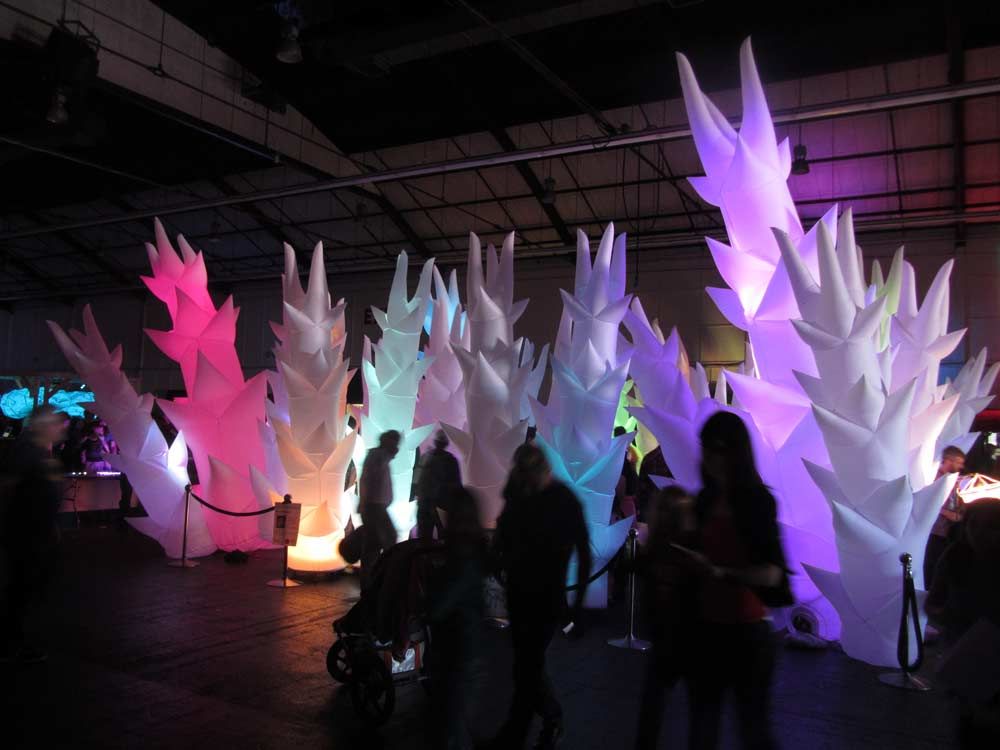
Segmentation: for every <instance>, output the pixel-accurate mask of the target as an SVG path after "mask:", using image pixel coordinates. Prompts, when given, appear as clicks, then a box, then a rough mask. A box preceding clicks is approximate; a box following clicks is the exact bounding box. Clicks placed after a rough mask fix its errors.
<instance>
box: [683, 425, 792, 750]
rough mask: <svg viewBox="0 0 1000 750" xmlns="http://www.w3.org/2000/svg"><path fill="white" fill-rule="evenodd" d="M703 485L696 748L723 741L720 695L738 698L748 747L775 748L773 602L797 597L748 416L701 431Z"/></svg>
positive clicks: (692, 556)
mask: <svg viewBox="0 0 1000 750" xmlns="http://www.w3.org/2000/svg"><path fill="white" fill-rule="evenodd" d="M701 452H702V462H701V473H702V482H703V489H702V491H701V493H700V494H699V495H698V498H697V500H696V502H695V516H696V518H697V525H698V534H697V542H698V547H699V551H691V552H689V553H688V557H689V560H690V562H691V563H692V564H693V565H694V566H695V567H696V569H697V570H698V572H699V574H700V575H701V584H700V591H699V595H698V616H699V617H700V620H701V622H700V624H699V628H698V632H699V637H700V639H701V644H700V647H699V648H698V664H699V666H698V669H697V670H696V674H695V675H694V676H693V677H692V679H691V683H690V684H691V746H692V748H696V749H697V750H703V749H704V750H708V749H711V748H715V747H717V746H718V742H719V723H720V718H721V714H722V702H723V698H724V697H725V694H726V692H727V691H730V690H731V691H732V694H733V698H734V699H735V704H736V709H737V717H738V720H739V727H740V735H741V737H742V742H743V746H744V747H745V748H752V749H753V750H767V749H768V748H773V747H776V745H775V742H774V739H773V737H772V734H771V727H770V712H771V709H770V697H771V679H772V676H773V673H774V664H775V656H776V653H775V651H776V649H775V645H774V641H773V636H772V632H771V624H770V621H769V616H768V606H786V605H789V604H791V603H792V597H791V591H790V589H789V583H788V571H787V565H786V563H785V555H784V551H783V549H782V545H781V537H780V534H779V531H778V521H777V506H776V504H775V501H774V497H773V495H771V492H770V491H769V490H768V488H767V487H766V486H765V485H764V482H763V481H762V480H761V478H760V474H758V473H757V467H756V464H755V463H754V455H753V447H752V444H751V441H750V434H749V432H748V431H747V428H746V425H745V424H744V423H743V420H742V419H740V417H738V416H737V415H735V414H732V413H730V412H726V411H720V412H717V413H715V414H713V415H712V416H711V417H710V418H709V419H708V420H707V421H706V422H705V425H704V426H703V427H702V430H701Z"/></svg>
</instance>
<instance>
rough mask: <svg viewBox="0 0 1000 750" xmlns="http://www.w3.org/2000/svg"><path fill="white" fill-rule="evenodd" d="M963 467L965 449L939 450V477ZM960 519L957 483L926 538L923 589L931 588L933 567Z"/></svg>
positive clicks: (960, 500) (948, 448)
mask: <svg viewBox="0 0 1000 750" xmlns="http://www.w3.org/2000/svg"><path fill="white" fill-rule="evenodd" d="M964 469H965V451H963V450H962V449H961V448H958V447H956V446H954V445H949V446H946V447H945V449H944V450H942V451H941V463H940V465H939V466H938V470H937V477H936V479H940V478H941V477H942V476H944V475H945V474H956V473H957V474H961V473H962V471H963V470H964ZM961 519H962V499H961V498H960V497H959V496H958V483H957V482H956V483H955V488H954V489H953V490H952V491H951V494H950V495H948V499H947V500H945V502H944V507H943V508H941V512H940V513H939V514H938V517H937V520H935V521H934V526H932V527H931V534H930V536H929V537H928V538H927V548H926V549H925V550H924V589H925V590H926V591H930V590H931V585H932V584H933V582H934V569H935V568H936V567H937V564H938V560H940V559H941V555H942V554H944V551H945V549H947V547H948V544H949V543H950V542H951V541H952V537H953V534H952V530H953V529H954V528H955V525H956V524H957V523H958V522H959V521H960V520H961Z"/></svg>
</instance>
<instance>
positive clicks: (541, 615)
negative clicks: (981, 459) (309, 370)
mask: <svg viewBox="0 0 1000 750" xmlns="http://www.w3.org/2000/svg"><path fill="white" fill-rule="evenodd" d="M69 427H70V425H68V424H67V420H66V419H65V415H60V414H57V413H55V412H53V411H52V410H51V409H50V408H48V407H43V408H40V409H38V410H37V411H36V413H35V414H34V415H33V417H32V419H31V420H30V422H29V423H28V424H27V426H26V427H25V429H24V430H23V431H22V433H21V435H20V436H19V438H18V440H17V441H16V444H15V447H14V449H13V450H12V451H11V452H10V454H9V455H8V456H7V459H6V462H5V463H6V467H7V468H6V470H5V471H4V472H3V474H2V476H0V481H2V484H0V497H2V498H3V502H2V503H0V545H2V549H3V558H2V561H3V565H4V571H3V597H2V602H3V611H2V622H0V627H2V638H3V640H2V646H3V650H2V652H0V659H2V660H4V661H16V662H18V663H22V664H26V663H31V662H33V661H39V660H42V659H44V658H45V654H44V651H42V650H41V649H39V648H38V647H37V646H36V645H35V644H32V643H31V642H30V639H29V638H28V637H27V636H28V634H27V633H26V630H25V626H24V623H25V613H26V611H27V609H28V607H29V605H30V603H31V601H32V599H33V598H34V597H37V595H38V593H39V592H40V591H41V589H42V588H43V586H44V581H45V578H46V568H47V564H48V563H47V561H48V560H49V559H50V557H51V555H50V552H51V550H52V547H53V545H54V544H55V543H56V540H57V536H58V534H57V531H56V529H57V526H56V523H55V517H56V513H57V511H58V507H59V503H60V500H61V495H60V481H61V477H62V475H63V474H64V472H65V470H66V466H65V465H64V464H63V463H62V462H63V461H65V460H66V457H67V456H69V457H73V458H75V459H76V458H78V460H79V461H80V463H81V464H82V465H83V466H86V467H88V468H91V467H95V466H100V465H102V464H103V462H105V461H106V456H107V455H108V454H110V453H113V451H114V442H113V438H111V437H110V435H108V434H107V430H106V429H104V428H102V425H101V424H100V423H94V424H93V426H92V427H91V428H90V429H88V430H87V431H86V432H85V433H81V435H80V437H79V439H77V440H74V439H71V438H70V437H69V436H68V434H67V432H68V429H69ZM700 440H701V452H702V455H701V473H702V488H701V490H700V491H699V492H698V493H697V494H693V495H692V494H689V493H688V492H687V491H686V490H685V489H683V488H681V487H679V486H676V485H671V486H668V487H667V488H666V489H662V490H659V489H655V490H651V489H649V488H646V487H644V484H645V482H646V481H648V480H647V476H648V475H645V476H644V475H643V473H642V472H639V471H636V470H635V464H636V463H637V461H636V460H635V457H633V456H631V455H630V456H629V457H627V458H626V460H625V465H624V466H623V471H622V477H621V481H620V482H619V486H618V488H617V491H616V498H620V499H616V503H615V511H614V513H615V514H617V515H618V516H623V515H626V514H627V515H632V516H636V517H639V518H641V519H642V520H643V521H644V522H645V524H646V525H647V527H648V533H647V538H646V542H645V543H644V545H643V549H642V553H641V554H640V556H639V557H638V559H637V560H635V561H634V565H635V569H634V572H635V573H636V574H637V577H638V579H639V581H640V583H641V590H642V593H643V598H644V600H645V605H646V606H645V620H644V622H645V625H646V627H647V628H648V633H649V634H650V636H651V639H652V643H653V647H652V653H651V655H650V658H649V660H648V662H647V670H646V674H645V677H644V680H643V686H642V696H641V700H640V702H639V706H638V711H637V714H638V715H637V717H636V718H637V731H636V744H635V747H636V748H637V750H644V749H649V748H655V747H658V746H660V743H661V742H662V739H663V738H662V737H661V734H662V732H661V728H662V723H663V722H662V719H663V712H664V708H665V705H666V696H667V694H668V693H669V692H670V691H671V690H672V689H673V688H674V686H675V685H678V684H683V685H684V686H685V688H686V690H687V693H688V697H689V701H688V703H689V716H688V722H689V744H690V747H692V748H695V749H696V750H702V749H708V748H715V747H718V746H719V742H720V737H719V732H720V719H721V716H722V713H723V704H724V703H725V702H726V700H731V701H732V703H733V707H734V709H735V715H736V718H737V720H738V728H739V733H740V736H741V739H742V745H743V746H744V747H747V748H772V747H775V746H776V744H775V741H774V738H773V734H772V730H771V722H770V715H771V711H770V695H771V684H772V679H773V675H774V670H775V660H776V654H777V650H776V640H775V638H776V636H775V633H774V629H773V627H772V624H771V620H770V615H769V612H770V610H772V609H774V608H780V607H784V606H787V605H790V604H791V603H792V595H791V589H790V585H789V573H790V572H789V568H788V564H787V563H786V560H785V556H784V551H783V549H782V543H781V537H780V533H779V527H778V522H777V511H776V504H775V499H774V497H773V496H772V494H771V492H770V491H769V490H768V488H767V487H766V486H765V485H764V483H763V481H762V480H761V477H760V475H759V473H758V471H757V468H756V465H755V461H754V455H753V449H752V444H751V439H750V435H749V433H748V431H747V428H746V426H745V424H744V423H743V421H742V420H741V419H740V418H739V417H738V416H736V415H734V414H732V413H730V412H726V411H720V412H718V413H716V414H715V415H713V416H712V417H710V418H709V419H708V420H707V421H706V422H705V424H704V426H703V428H702V430H701V434H700ZM400 443H401V436H400V434H399V433H398V432H395V431H389V432H386V433H385V434H383V435H382V436H381V437H380V440H379V443H378V445H377V446H376V447H375V448H372V449H371V450H370V451H369V452H368V454H367V457H366V459H365V462H364V465H363V467H362V470H361V472H360V475H361V479H360V483H359V494H360V502H359V513H360V515H361V519H362V521H363V525H362V526H361V527H360V528H359V529H358V530H357V532H358V533H359V534H360V535H361V536H362V551H361V554H360V558H361V563H362V565H361V574H362V578H361V584H362V591H363V594H364V592H366V591H367V590H369V589H370V587H371V586H372V585H373V583H372V579H371V575H372V572H373V571H375V570H377V566H378V561H379V560H380V558H383V557H384V556H386V555H387V553H388V552H390V551H392V550H393V549H394V548H396V543H397V532H396V528H395V526H394V525H393V522H392V520H391V518H390V516H389V513H388V507H389V505H390V503H391V501H392V498H393V479H392V473H391V470H390V467H391V462H392V460H393V458H394V457H395V456H396V455H397V454H398V452H399V449H400ZM649 459H650V457H647V458H646V459H645V460H644V461H643V471H646V470H647V467H646V461H647V460H649ZM660 462H661V463H662V454H660ZM963 463H964V454H963V453H962V451H961V450H959V449H958V448H956V447H954V446H949V447H947V448H945V449H944V451H943V454H942V460H941V466H940V469H939V477H940V476H942V475H945V474H952V473H960V472H961V471H962V469H963ZM651 466H652V468H650V469H649V471H656V472H657V474H655V475H654V476H660V475H662V474H668V471H669V470H668V468H667V467H666V466H665V465H662V466H661V465H660V463H657V462H656V460H655V457H654V460H653V461H652V463H651ZM416 468H417V471H416V475H415V481H414V485H413V492H412V495H413V497H412V499H414V500H415V502H416V504H417V505H416V510H417V512H416V518H417V524H416V528H415V532H414V536H415V538H416V539H417V540H419V541H421V542H424V543H427V544H431V545H434V546H435V547H436V548H437V549H439V550H440V552H441V554H442V559H443V564H442V565H441V566H440V567H439V568H437V569H435V571H434V572H433V574H432V575H431V578H430V580H429V581H428V582H427V592H428V594H427V601H426V613H427V617H428V620H429V622H430V623H431V625H432V627H433V629H434V632H435V634H436V635H435V639H434V644H435V647H434V649H433V650H432V652H431V656H432V659H431V662H430V664H431V667H432V673H433V675H434V677H433V684H434V689H433V691H432V713H431V718H432V720H431V721H429V722H428V727H429V737H428V739H429V746H430V747H434V748H448V750H452V749H454V748H465V747H469V746H470V744H469V743H470V737H469V730H468V727H467V726H466V721H465V716H466V714H467V709H468V704H469V701H470V700H471V696H472V695H473V690H472V683H473V675H474V672H475V664H476V663H477V660H478V659H479V656H480V652H481V637H482V633H481V630H482V621H483V615H484V613H483V589H484V580H485V579H486V578H487V577H489V576H493V577H495V578H496V579H497V580H499V581H501V582H502V584H503V586H504V589H505V595H506V608H507V613H508V618H509V625H510V627H509V632H510V638H511V644H512V647H513V684H514V689H513V695H512V696H511V698H510V704H509V710H508V711H507V714H506V719H505V720H504V722H503V724H502V726H501V728H500V730H499V732H498V733H497V734H496V736H494V737H492V738H490V739H488V740H487V741H486V742H485V743H483V744H482V745H481V746H482V747H488V748H494V749H496V748H521V747H524V746H525V744H526V742H527V741H528V738H529V734H530V731H531V727H532V724H533V722H534V720H535V718H536V717H538V718H540V720H541V726H540V730H539V732H538V735H537V737H536V740H535V744H534V747H536V748H542V749H544V748H551V747H555V746H556V744H557V743H558V742H559V740H560V739H561V738H562V737H563V735H564V729H565V728H564V725H563V714H562V709H561V706H560V703H559V700H558V698H557V696H556V692H555V690H554V689H553V686H552V682H551V680H550V678H549V675H548V672H547V668H546V654H547V651H548V648H549V646H550V644H551V642H552V641H553V639H554V638H555V637H556V636H557V635H558V634H559V633H560V631H561V632H563V633H566V634H567V635H569V636H570V637H579V636H580V635H581V634H582V633H583V632H584V630H585V628H584V624H585V620H584V615H583V602H584V597H585V592H586V588H587V585H588V583H589V582H590V580H591V573H592V571H591V547H590V540H589V537H588V531H587V524H586V522H585V517H584V511H583V508H582V506H581V504H580V502H579V500H578V499H577V497H576V496H575V495H574V493H573V492H572V491H571V489H570V488H568V487H567V486H566V485H564V484H562V483H561V482H559V481H558V480H556V479H555V478H554V477H553V475H552V470H551V467H550V465H549V463H548V461H547V459H546V456H545V453H544V451H543V450H542V449H541V448H539V447H538V446H536V445H535V444H534V443H533V441H532V440H531V439H530V437H529V439H528V440H527V441H526V442H525V444H524V445H522V446H521V447H520V448H519V449H518V450H517V451H516V453H515V455H514V456H513V457H512V463H511V468H510V473H509V476H508V479H507V482H506V485H505V487H504V489H503V497H504V501H505V504H504V509H503V511H502V513H501V515H500V517H499V519H498V520H497V523H496V528H495V529H494V530H491V531H487V530H486V529H484V528H483V526H482V524H481V519H480V513H479V507H478V499H477V497H476V495H475V493H474V492H473V491H471V490H470V489H468V488H466V487H464V486H463V484H462V477H461V470H460V466H459V463H458V461H457V459H456V458H455V457H454V455H453V454H452V453H451V451H449V445H448V439H447V437H446V435H445V434H444V433H443V432H439V433H438V434H437V435H436V436H435V438H434V441H433V448H432V449H431V450H430V451H428V452H426V453H425V454H424V455H423V456H422V457H420V460H419V463H418V465H417V467H416ZM93 470H98V469H93ZM660 472H662V474H661V473H660ZM958 486H959V485H958V483H956V490H955V491H954V492H953V493H952V494H951V495H950V496H949V498H948V500H947V502H946V503H945V505H944V507H943V509H942V511H941V516H940V518H939V519H938V522H937V523H936V524H935V526H934V530H933V532H932V534H931V536H930V539H929V540H928V544H927V550H926V555H925V568H924V570H923V574H924V576H923V577H924V583H925V587H926V588H927V589H928V590H929V595H928V597H927V600H926V611H927V613H928V615H929V616H930V618H931V621H932V623H933V626H934V627H935V628H937V630H938V631H939V632H940V637H941V638H942V639H943V640H944V642H945V643H946V644H948V645H951V644H956V643H958V642H960V641H961V639H962V638H963V637H965V636H966V635H967V634H968V633H969V632H970V631H972V630H974V629H975V628H976V626H977V624H980V623H983V622H987V623H992V624H993V626H994V627H1000V499H998V500H989V499H986V500H978V501H976V502H975V503H974V504H970V505H965V504H964V503H963V502H962V499H961V494H960V492H959V491H958V489H957V488H958ZM29 497H30V498H31V499H32V502H31V503H27V504H18V511H17V513H18V515H17V519H16V522H15V520H14V517H13V508H14V505H15V504H14V503H13V502H12V499H14V498H22V499H23V498H29ZM609 520H610V519H609ZM573 559H575V562H576V565H575V570H576V577H575V580H574V581H573V582H571V583H572V584H573V585H570V586H568V585H567V574H568V571H569V570H570V569H571V560H573ZM602 572H603V571H600V572H598V575H600V574H601V573H602ZM628 572H632V571H628ZM978 637H981V635H980V636H978ZM996 709H997V702H996V700H995V699H994V701H993V703H992V704H991V705H987V706H985V707H984V706H982V705H977V706H971V705H967V704H963V707H962V721H963V724H962V731H963V733H964V736H969V737H978V736H980V735H982V736H987V734H984V732H985V733H988V732H990V731H991V728H990V726H989V722H990V721H991V720H992V718H995V715H996ZM984 727H985V728H984Z"/></svg>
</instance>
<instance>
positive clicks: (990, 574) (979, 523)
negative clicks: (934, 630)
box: [925, 498, 1000, 641]
mask: <svg viewBox="0 0 1000 750" xmlns="http://www.w3.org/2000/svg"><path fill="white" fill-rule="evenodd" d="M956 536H957V538H956V539H955V542H954V543H953V544H951V545H950V546H949V547H948V548H947V549H946V550H945V551H944V554H943V555H942V556H941V560H940V561H939V562H938V567H937V571H936V572H935V574H934V585H933V586H932V587H931V590H930V593H929V594H928V596H927V602H926V605H925V606H926V608H927V614H928V615H930V616H931V617H932V618H933V619H934V620H935V621H936V622H938V623H940V624H941V625H942V626H943V627H944V635H945V638H946V640H948V641H955V640H957V639H958V638H961V637H962V635H963V634H964V633H965V631H967V630H968V629H969V628H970V627H972V625H974V624H975V623H976V621H978V620H979V619H981V618H986V619H987V620H989V621H991V622H992V623H994V624H995V625H996V626H997V627H1000V500H994V499H992V498H984V499H982V500H977V501H976V502H974V503H970V504H969V505H968V506H966V510H965V518H964V519H963V521H962V523H961V526H960V529H959V532H958V534H957V535H956Z"/></svg>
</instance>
